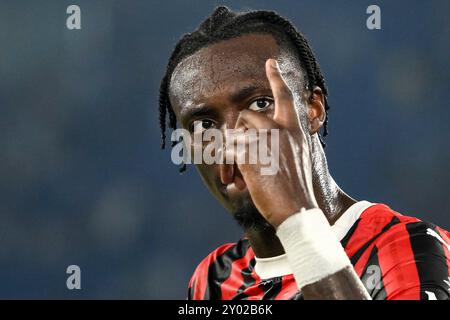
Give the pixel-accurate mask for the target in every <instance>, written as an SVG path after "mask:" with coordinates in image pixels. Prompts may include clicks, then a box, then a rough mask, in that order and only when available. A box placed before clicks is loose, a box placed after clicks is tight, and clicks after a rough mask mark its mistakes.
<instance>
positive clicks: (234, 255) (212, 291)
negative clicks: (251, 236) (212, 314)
mask: <svg viewBox="0 0 450 320" xmlns="http://www.w3.org/2000/svg"><path fill="white" fill-rule="evenodd" d="M249 248H250V243H249V241H248V240H240V241H238V242H237V243H236V245H235V246H232V247H231V248H229V249H228V250H226V251H224V252H223V253H222V254H221V255H220V256H218V257H217V258H216V260H214V262H213V263H211V265H210V266H209V269H208V284H207V287H206V291H205V297H204V299H205V300H220V299H221V298H222V291H221V290H220V286H221V285H222V283H223V282H224V281H225V280H227V279H228V277H229V276H230V275H231V269H232V263H233V262H234V261H236V260H239V259H242V258H243V257H244V256H245V255H246V254H247V250H248V249H249Z"/></svg>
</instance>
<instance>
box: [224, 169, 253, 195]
mask: <svg viewBox="0 0 450 320" xmlns="http://www.w3.org/2000/svg"><path fill="white" fill-rule="evenodd" d="M225 192H226V194H227V195H228V197H229V198H236V197H239V196H242V195H244V194H247V193H248V189H247V184H246V183H245V180H244V177H243V176H242V173H241V171H239V169H238V168H237V165H234V166H233V178H232V180H231V182H230V183H228V184H227V185H225Z"/></svg>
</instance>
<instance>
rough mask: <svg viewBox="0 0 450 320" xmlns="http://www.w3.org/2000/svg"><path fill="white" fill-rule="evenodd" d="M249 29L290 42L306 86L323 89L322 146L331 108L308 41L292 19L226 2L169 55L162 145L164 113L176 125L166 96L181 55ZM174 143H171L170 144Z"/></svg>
mask: <svg viewBox="0 0 450 320" xmlns="http://www.w3.org/2000/svg"><path fill="white" fill-rule="evenodd" d="M248 33H268V34H271V35H273V36H274V37H275V38H276V39H277V41H280V42H283V43H284V42H286V41H287V45H291V47H292V48H293V49H294V50H295V54H296V56H297V58H298V59H299V61H300V64H301V67H302V69H303V71H304V74H305V80H306V89H307V90H313V88H314V87H315V86H317V87H319V88H321V89H322V92H323V95H324V103H325V113H326V116H325V121H324V124H323V133H322V134H319V139H320V142H321V144H322V146H323V147H325V142H324V141H323V137H325V136H327V135H328V113H329V109H330V106H329V105H328V99H327V96H328V90H327V87H326V85H325V78H324V77H323V75H322V72H321V70H320V67H319V64H318V62H317V60H316V58H315V57H314V53H313V51H312V49H311V47H310V46H309V44H308V41H307V40H306V39H305V37H304V36H303V35H302V34H301V33H300V32H298V31H297V29H296V28H295V27H294V25H292V23H291V22H289V21H288V20H286V19H285V18H283V17H281V16H280V15H278V14H277V13H275V12H273V11H250V12H233V11H231V10H229V9H228V8H227V7H225V6H220V7H217V8H216V9H215V10H214V12H213V13H212V14H211V15H210V16H209V17H208V18H207V19H206V20H205V21H203V22H202V23H201V24H200V26H199V27H198V28H197V29H196V30H195V31H194V32H192V33H188V34H185V35H184V36H183V37H182V38H181V39H180V40H179V41H178V43H177V44H176V46H175V49H174V50H173V52H172V54H171V56H170V59H169V62H168V64H167V67H166V73H165V75H164V77H163V79H162V81H161V85H160V91H159V123H160V127H161V148H162V149H164V148H165V146H166V143H165V140H166V121H167V115H168V118H169V128H171V129H172V130H175V129H176V127H177V119H176V115H175V113H174V111H173V108H172V105H171V103H170V100H169V85H170V81H171V76H172V73H173V71H174V69H175V67H176V66H177V65H178V64H179V63H180V62H181V60H182V59H184V58H185V57H187V56H190V55H192V54H194V53H195V52H196V51H198V50H199V49H201V48H203V47H206V46H208V45H211V44H214V43H217V42H220V41H223V40H228V39H231V38H234V37H238V36H240V35H243V34H248ZM175 143H176V142H174V143H172V146H173V145H174V144H175ZM185 169H186V166H185V165H183V166H182V168H181V169H180V171H184V170H185Z"/></svg>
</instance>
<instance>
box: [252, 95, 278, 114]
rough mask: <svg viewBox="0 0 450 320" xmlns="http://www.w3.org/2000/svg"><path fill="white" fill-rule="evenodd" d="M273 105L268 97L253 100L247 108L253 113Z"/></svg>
mask: <svg viewBox="0 0 450 320" xmlns="http://www.w3.org/2000/svg"><path fill="white" fill-rule="evenodd" d="M272 105H273V99H272V98H269V97H262V98H258V99H256V100H254V101H253V102H252V103H251V104H250V105H249V106H248V108H249V109H250V110H253V111H262V110H266V109H267V108H269V107H271V106H272Z"/></svg>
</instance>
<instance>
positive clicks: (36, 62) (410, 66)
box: [0, 0, 450, 299]
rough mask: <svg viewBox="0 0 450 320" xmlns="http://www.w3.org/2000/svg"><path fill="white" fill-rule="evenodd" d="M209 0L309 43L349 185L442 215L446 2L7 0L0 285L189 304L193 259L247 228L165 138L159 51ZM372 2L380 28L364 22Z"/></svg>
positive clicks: (331, 154)
mask: <svg viewBox="0 0 450 320" xmlns="http://www.w3.org/2000/svg"><path fill="white" fill-rule="evenodd" d="M70 4H78V5H79V6H80V7H81V14H82V29H81V30H78V31H70V30H68V29H67V28H66V25H65V22H66V18H67V14H66V8H67V6H68V5H70ZM218 4H227V5H229V6H230V7H231V8H232V9H236V10H237V9H261V8H263V9H272V10H276V11H278V12H279V13H280V14H282V15H284V16H285V17H287V18H289V19H291V20H292V21H293V22H294V23H295V24H296V25H297V27H298V28H299V29H300V30H301V31H302V32H303V33H304V34H305V35H306V36H307V38H308V39H309V40H310V43H311V45H312V47H313V48H314V50H315V52H316V55H317V58H318V59H319V61H320V64H321V66H322V70H323V72H324V74H325V77H326V80H327V82H328V86H329V90H330V104H331V106H332V110H331V112H330V136H329V137H328V139H327V141H328V147H327V155H328V160H329V165H330V170H331V173H332V174H333V176H334V177H335V179H336V181H337V182H338V183H339V184H340V185H341V186H342V187H343V189H344V190H346V191H347V192H348V193H349V194H350V195H352V196H353V197H356V198H357V199H366V200H369V201H373V202H384V203H387V204H388V205H390V206H391V207H393V208H394V209H396V210H398V211H400V212H403V213H405V214H408V215H413V216H417V217H419V218H422V219H425V220H429V221H431V222H434V223H436V224H438V225H440V226H442V227H444V228H447V229H448V228H450V217H449V214H450V206H449V201H448V198H449V191H450V174H449V170H448V169H449V160H450V151H449V142H448V140H449V136H450V135H449V133H450V130H449V115H450V109H449V104H448V101H449V100H450V92H449V83H450V79H449V78H450V72H449V71H450V70H449V56H450V55H449V53H450V50H449V49H450V42H449V39H450V21H449V19H448V17H449V13H450V2H449V1H447V0H442V1H438V0H435V1H395V3H394V1H376V2H373V1H360V0H358V1H356V0H355V1H339V2H338V1H333V2H332V1H293V0H292V1H276V2H275V1H169V0H167V1H4V0H3V1H1V2H0V115H1V116H0V128H1V129H0V130H1V131H0V133H1V134H0V147H1V153H0V155H1V156H0V177H1V178H0V217H1V221H0V245H1V247H0V298H152V299H160V298H181V299H183V298H185V295H186V292H187V290H186V288H187V284H188V280H189V277H190V275H191V273H192V272H193V270H194V268H195V266H196V265H197V263H198V262H199V261H200V260H201V259H202V258H203V257H204V256H205V255H206V254H207V253H209V252H210V251H211V250H213V249H214V248H216V247H217V246H218V245H220V244H222V243H224V242H232V241H235V240H237V239H238V238H239V237H240V236H241V231H240V229H239V228H238V227H237V225H236V224H235V222H234V221H233V220H232V219H231V218H230V217H229V215H228V213H226V212H225V210H224V209H222V208H221V207H220V205H219V204H218V203H217V202H216V201H215V199H213V198H212V197H211V196H210V195H209V193H208V191H207V190H206V188H205V187H204V186H203V184H202V182H201V180H200V179H199V177H198V176H197V173H196V170H195V169H194V168H192V167H189V168H188V172H187V174H185V175H184V176H180V175H179V174H178V172H177V168H176V167H175V166H174V165H173V164H172V163H171V161H170V152H163V151H160V150H159V136H160V133H159V125H158V106H157V95H158V88H159V82H160V79H161V77H162V75H163V72H164V69H165V65H166V62H167V59H168V56H169V54H170V52H171V50H172V48H173V46H174V45H175V43H176V41H177V40H178V39H179V37H180V36H181V35H182V34H183V33H186V32H189V31H192V30H193V29H194V28H195V27H196V26H197V25H198V24H199V23H200V22H201V21H202V20H203V19H204V18H205V17H206V16H207V15H208V14H209V13H210V12H211V11H212V10H213V8H214V7H215V6H216V5H218ZM370 4H378V5H379V6H380V7H381V19H382V20H381V23H382V30H376V31H370V30H368V29H367V28H366V19H367V17H368V15H367V14H366V8H367V6H368V5H370ZM70 264H77V265H79V266H80V267H81V270H82V290H80V291H69V290H67V289H66V277H67V275H66V273H65V271H66V268H67V266H68V265H70Z"/></svg>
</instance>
